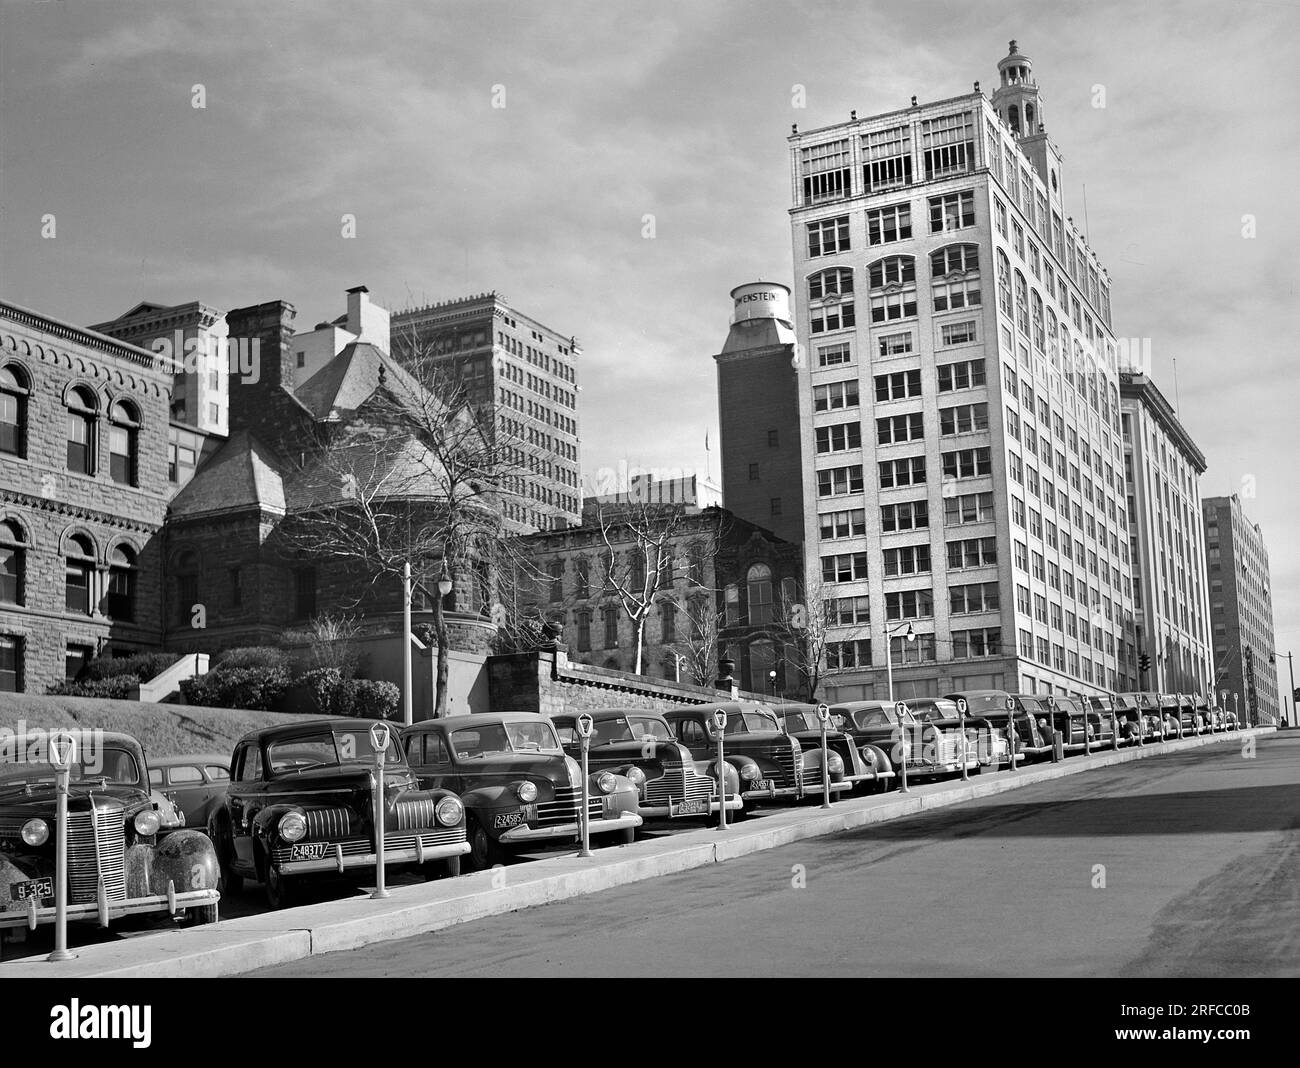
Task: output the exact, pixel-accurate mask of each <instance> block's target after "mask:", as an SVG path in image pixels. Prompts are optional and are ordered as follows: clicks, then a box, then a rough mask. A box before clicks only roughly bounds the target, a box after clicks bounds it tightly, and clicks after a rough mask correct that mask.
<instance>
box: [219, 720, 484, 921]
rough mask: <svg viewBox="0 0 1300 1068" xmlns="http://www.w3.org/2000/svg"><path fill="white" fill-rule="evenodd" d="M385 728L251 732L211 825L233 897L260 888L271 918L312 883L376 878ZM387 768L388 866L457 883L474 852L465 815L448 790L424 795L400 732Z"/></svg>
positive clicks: (306, 725)
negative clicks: (379, 737)
mask: <svg viewBox="0 0 1300 1068" xmlns="http://www.w3.org/2000/svg"><path fill="white" fill-rule="evenodd" d="M379 722H381V721H379V720H368V719H344V718H333V719H312V720H306V721H299V722H295V723H288V724H281V725H278V726H274V727H264V728H262V729H261V730H256V731H251V732H249V733H248V734H246V735H244V737H243V738H241V739H240V740H239V742H238V743H236V745H235V752H234V756H233V757H232V758H231V765H230V766H231V771H232V774H231V779H230V784H229V786H228V787H227V789H226V793H225V797H224V798H223V799H222V800H221V803H220V804H219V805H218V806H217V808H216V811H215V812H214V813H213V814H212V816H211V818H210V821H209V827H210V833H211V835H212V840H213V842H214V843H215V844H216V847H217V854H218V856H219V857H220V860H221V871H222V877H223V879H224V881H225V885H226V886H227V887H228V888H229V889H230V890H231V891H232V892H238V891H239V889H240V888H241V886H242V885H243V882H244V880H245V879H256V880H258V881H260V882H262V883H263V884H264V885H265V887H266V896H267V900H268V901H269V902H270V904H271V907H272V908H277V909H279V908H287V907H289V906H291V905H292V904H293V903H294V901H295V899H296V898H297V897H298V896H299V894H300V891H301V881H302V880H303V879H304V878H307V877H313V876H320V875H345V874H364V873H367V872H372V871H374V869H375V866H376V865H377V864H378V862H379V857H378V853H377V852H376V850H377V843H376V839H375V820H374V808H375V806H374V791H375V789H376V783H375V781H374V775H375V750H374V746H373V744H372V742H371V737H370V727H371V726H372V725H373V724H376V723H379ZM385 760H386V763H385V767H384V781H383V785H382V789H383V795H384V806H383V807H384V861H385V864H386V865H387V866H388V867H394V868H396V867H402V866H415V865H418V866H419V867H420V868H421V869H422V870H423V873H424V875H425V877H426V878H438V877H441V876H454V875H459V874H460V858H461V857H462V856H463V855H464V854H466V853H468V852H469V843H468V841H467V840H466V837H465V808H464V806H463V805H462V804H461V802H460V800H459V799H458V798H457V797H456V795H455V794H454V793H452V792H451V791H449V790H446V789H428V790H422V789H420V788H419V784H418V783H417V782H416V778H415V773H414V772H413V771H412V770H411V767H410V765H409V764H407V762H406V758H405V757H404V756H403V754H402V749H401V746H400V745H399V744H398V735H397V732H396V731H393V732H392V735H391V739H390V741H389V745H388V748H387V750H386V751H385Z"/></svg>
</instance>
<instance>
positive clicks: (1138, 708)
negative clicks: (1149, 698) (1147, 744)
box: [1115, 693, 1147, 745]
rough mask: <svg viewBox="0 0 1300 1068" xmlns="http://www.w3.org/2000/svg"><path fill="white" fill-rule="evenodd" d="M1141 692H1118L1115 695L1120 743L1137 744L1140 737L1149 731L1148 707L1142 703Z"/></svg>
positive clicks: (1143, 736)
mask: <svg viewBox="0 0 1300 1068" xmlns="http://www.w3.org/2000/svg"><path fill="white" fill-rule="evenodd" d="M1141 696H1142V695H1141V694H1136V693H1117V694H1116V695H1115V714H1116V716H1117V718H1118V722H1119V738H1120V743H1121V744H1123V743H1125V742H1127V743H1128V744H1130V745H1137V744H1138V740H1139V738H1145V736H1146V733H1147V716H1146V709H1145V708H1144V707H1143V705H1142V703H1141V700H1140V698H1141Z"/></svg>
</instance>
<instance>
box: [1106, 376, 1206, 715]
mask: <svg viewBox="0 0 1300 1068" xmlns="http://www.w3.org/2000/svg"><path fill="white" fill-rule="evenodd" d="M1119 403H1120V427H1121V436H1122V437H1123V439H1124V481H1125V483H1126V485H1127V487H1128V514H1129V557H1130V559H1131V560H1132V563H1133V614H1134V622H1135V632H1134V633H1135V639H1134V640H1135V642H1136V644H1137V649H1138V655H1139V679H1138V686H1139V687H1140V688H1141V689H1143V690H1154V691H1156V692H1157V693H1197V694H1209V692H1210V689H1211V687H1212V685H1213V679H1214V671H1213V665H1212V657H1211V647H1210V632H1209V626H1210V623H1209V620H1210V606H1209V598H1208V583H1207V581H1206V575H1205V564H1206V560H1205V540H1204V528H1203V526H1202V523H1201V494H1200V490H1199V488H1198V483H1197V480H1198V479H1199V478H1200V476H1201V475H1202V474H1204V473H1205V456H1204V454H1203V453H1202V452H1201V450H1200V449H1198V448H1197V447H1196V443H1195V442H1194V441H1193V440H1192V438H1191V435H1190V434H1188V433H1187V431H1186V429H1185V428H1184V427H1183V425H1182V423H1180V422H1179V421H1178V417H1177V415H1175V413H1174V409H1173V406H1172V405H1171V404H1170V403H1169V401H1167V400H1166V399H1165V397H1164V394H1162V393H1161V392H1160V390H1159V389H1157V388H1156V384H1155V383H1154V382H1152V381H1151V379H1150V377H1149V376H1147V375H1145V374H1140V373H1137V372H1129V371H1122V372H1121V373H1120V376H1119ZM1144 654H1145V655H1146V656H1147V657H1149V663H1150V666H1149V668H1148V669H1147V670H1146V671H1141V670H1140V668H1141V660H1140V658H1141V656H1142V655H1144Z"/></svg>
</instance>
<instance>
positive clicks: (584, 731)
mask: <svg viewBox="0 0 1300 1068" xmlns="http://www.w3.org/2000/svg"><path fill="white" fill-rule="evenodd" d="M573 725H574V727H575V729H576V730H577V732H578V737H579V738H583V739H586V738H590V737H591V732H592V730H593V729H594V727H595V720H593V719H592V718H591V716H590V715H588V714H587V713H586V712H584V713H583V714H582V715H580V716H579V717H578V718H577V719H576V720H575V721H574V724H573Z"/></svg>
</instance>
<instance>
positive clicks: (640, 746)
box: [567, 739, 691, 765]
mask: <svg viewBox="0 0 1300 1068" xmlns="http://www.w3.org/2000/svg"><path fill="white" fill-rule="evenodd" d="M647 744H649V743H646V742H639V741H637V740H636V739H629V740H628V741H625V742H608V743H606V744H605V745H597V746H593V747H592V748H591V750H590V752H589V753H588V759H589V760H590V761H593V762H594V761H599V762H600V763H601V764H602V765H606V764H624V763H626V764H635V763H638V762H639V761H642V760H662V759H663V758H664V757H671V758H672V759H673V760H690V759H691V755H690V753H689V752H688V751H687V750H686V747H685V746H684V745H682V744H681V743H680V742H674V741H666V740H663V739H655V740H654V744H653V747H652V748H651V749H650V753H649V754H648V755H647V753H646V746H647ZM567 751H568V753H569V755H570V756H571V757H573V759H574V760H581V759H582V747H581V746H572V747H571V748H570V749H569V750H567Z"/></svg>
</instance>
